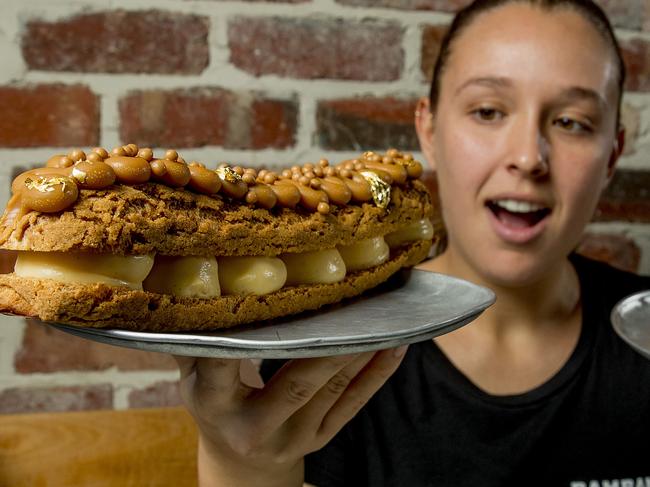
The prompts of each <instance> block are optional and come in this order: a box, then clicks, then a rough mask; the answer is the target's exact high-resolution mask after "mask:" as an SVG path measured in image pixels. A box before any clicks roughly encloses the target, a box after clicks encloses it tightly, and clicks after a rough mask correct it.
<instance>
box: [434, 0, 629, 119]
mask: <svg viewBox="0 0 650 487" xmlns="http://www.w3.org/2000/svg"><path fill="white" fill-rule="evenodd" d="M510 3H524V4H528V5H532V6H536V7H539V8H541V9H544V10H558V9H567V10H572V11H574V12H576V13H579V14H580V15H582V16H583V17H584V18H585V19H586V20H588V21H589V22H591V24H592V25H593V26H594V27H595V28H596V30H597V31H598V32H599V33H600V35H601V36H602V37H603V39H604V40H605V41H606V42H607V43H608V44H609V45H610V46H611V47H612V53H613V55H614V58H615V61H616V64H617V68H618V69H617V71H618V80H617V81H618V88H619V92H618V105H617V106H618V111H620V105H621V98H622V95H623V85H624V83H625V64H624V62H623V57H622V55H621V50H620V47H619V44H618V41H617V40H616V36H615V35H614V30H613V29H612V25H611V23H610V21H609V19H608V18H607V15H606V14H605V13H604V12H603V10H602V9H601V8H600V7H599V6H598V5H597V4H596V3H594V2H593V1H592V0H475V1H474V2H472V3H471V4H469V5H468V6H466V7H465V8H463V9H461V10H459V11H458V12H457V13H456V16H455V17H454V20H453V21H452V23H451V25H450V26H449V29H448V30H447V32H446V34H445V35H444V37H443V39H442V42H441V44H440V52H439V54H438V58H437V60H436V63H435V65H434V69H433V78H432V81H431V91H430V93H429V102H430V105H431V112H432V113H433V112H435V110H436V107H437V105H438V98H439V96H440V79H441V77H442V74H443V72H444V70H445V66H446V65H447V61H448V60H449V56H450V54H451V48H452V45H453V42H454V40H455V39H456V38H457V37H458V36H459V35H460V34H461V33H462V31H463V30H464V29H465V28H466V27H468V26H469V25H470V24H471V23H472V22H473V21H474V20H475V19H476V17H478V16H479V15H480V14H482V13H485V12H487V11H489V10H492V9H495V8H497V7H500V6H502V5H507V4H510ZM617 120H618V113H617Z"/></svg>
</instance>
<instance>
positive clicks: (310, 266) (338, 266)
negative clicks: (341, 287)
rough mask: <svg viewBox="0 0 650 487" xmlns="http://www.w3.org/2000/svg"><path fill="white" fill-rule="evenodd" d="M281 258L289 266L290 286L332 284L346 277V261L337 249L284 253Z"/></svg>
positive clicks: (288, 281)
mask: <svg viewBox="0 0 650 487" xmlns="http://www.w3.org/2000/svg"><path fill="white" fill-rule="evenodd" d="M280 259H282V261H283V262H284V264H285V265H286V266H287V285H288V286H297V285H300V284H330V283H333V282H339V281H341V280H343V278H344V277H345V271H346V269H345V262H344V261H343V258H342V257H341V254H340V253H339V251H338V250H336V249H326V250H315V251H313V252H303V253H300V254H282V255H281V256H280Z"/></svg>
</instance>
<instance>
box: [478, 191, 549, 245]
mask: <svg viewBox="0 0 650 487" xmlns="http://www.w3.org/2000/svg"><path fill="white" fill-rule="evenodd" d="M486 207H487V208H488V210H489V212H488V213H489V214H490V215H491V218H490V220H491V223H492V226H493V228H494V229H495V231H496V233H497V235H499V236H500V237H501V238H502V239H504V240H506V241H508V242H511V243H526V242H528V241H530V240H532V239H534V238H535V237H537V236H538V235H539V234H540V233H541V231H542V230H543V228H544V227H545V225H544V222H545V221H546V219H547V217H548V216H549V215H550V214H551V209H550V208H549V207H546V206H544V205H541V204H539V203H533V202H530V201H523V200H516V199H495V200H489V201H488V202H487V203H486Z"/></svg>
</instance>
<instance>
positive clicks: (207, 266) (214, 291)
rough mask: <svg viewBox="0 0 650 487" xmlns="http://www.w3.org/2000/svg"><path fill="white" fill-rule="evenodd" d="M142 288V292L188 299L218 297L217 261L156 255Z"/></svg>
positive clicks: (214, 259)
mask: <svg viewBox="0 0 650 487" xmlns="http://www.w3.org/2000/svg"><path fill="white" fill-rule="evenodd" d="M142 287H143V288H144V289H145V290H146V291H151V292H155V293H159V294H172V295H174V296H183V297H188V298H215V297H218V296H221V286H220V283H219V266H218V264H217V259H216V258H214V257H171V256H166V255H157V256H156V260H155V262H154V265H153V268H152V269H151V272H150V273H149V275H148V276H146V279H144V282H143V283H142Z"/></svg>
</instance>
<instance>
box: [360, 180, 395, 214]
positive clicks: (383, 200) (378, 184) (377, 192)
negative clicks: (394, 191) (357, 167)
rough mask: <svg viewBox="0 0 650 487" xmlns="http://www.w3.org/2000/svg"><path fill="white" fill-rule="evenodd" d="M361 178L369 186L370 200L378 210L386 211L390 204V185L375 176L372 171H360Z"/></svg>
mask: <svg viewBox="0 0 650 487" xmlns="http://www.w3.org/2000/svg"><path fill="white" fill-rule="evenodd" d="M360 174H361V175H362V176H363V178H364V179H365V180H366V181H368V184H369V185H370V192H371V193H372V199H373V201H374V202H375V205H377V206H378V207H379V208H383V209H386V208H388V204H389V203H390V184H388V183H387V182H386V181H384V180H383V179H381V178H380V177H379V176H377V173H374V172H372V171H361V173H360Z"/></svg>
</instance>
